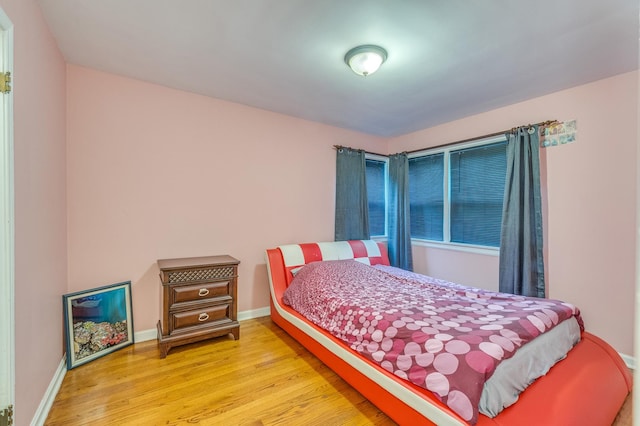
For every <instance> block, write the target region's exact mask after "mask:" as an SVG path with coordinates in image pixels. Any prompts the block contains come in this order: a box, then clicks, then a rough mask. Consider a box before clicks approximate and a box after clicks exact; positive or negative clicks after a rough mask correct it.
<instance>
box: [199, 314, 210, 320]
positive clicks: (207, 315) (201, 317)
mask: <svg viewBox="0 0 640 426" xmlns="http://www.w3.org/2000/svg"><path fill="white" fill-rule="evenodd" d="M208 319H209V314H208V313H206V312H203V313H201V314H200V315H199V316H198V321H206V320H208Z"/></svg>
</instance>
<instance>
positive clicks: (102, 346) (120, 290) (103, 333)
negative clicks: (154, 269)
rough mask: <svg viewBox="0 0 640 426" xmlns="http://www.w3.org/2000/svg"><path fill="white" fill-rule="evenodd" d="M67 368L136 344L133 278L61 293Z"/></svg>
mask: <svg viewBox="0 0 640 426" xmlns="http://www.w3.org/2000/svg"><path fill="white" fill-rule="evenodd" d="M62 304H63V308H64V323H65V338H66V342H67V370H70V369H72V368H74V367H77V366H79V365H82V364H85V363H87V362H89V361H93V360H94V359H96V358H99V357H101V356H104V355H106V354H108V353H111V352H114V351H117V350H118V349H121V348H124V347H125V346H129V345H131V344H133V315H132V312H133V310H132V306H133V305H132V302H131V281H125V282H121V283H117V284H111V285H106V286H103V287H98V288H94V289H90V290H83V291H77V292H75V293H69V294H65V295H63V296H62Z"/></svg>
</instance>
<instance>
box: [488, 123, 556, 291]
mask: <svg viewBox="0 0 640 426" xmlns="http://www.w3.org/2000/svg"><path fill="white" fill-rule="evenodd" d="M506 137H507V140H508V145H507V175H506V180H505V188H504V203H503V209H502V227H501V235H500V267H499V269H500V275H499V289H500V291H501V292H503V293H512V294H518V295H523V296H534V297H545V283H544V260H543V254H542V244H543V241H542V196H541V191H540V150H539V146H540V143H539V137H538V126H530V127H520V128H517V129H514V131H513V132H511V133H510V134H507V135H506Z"/></svg>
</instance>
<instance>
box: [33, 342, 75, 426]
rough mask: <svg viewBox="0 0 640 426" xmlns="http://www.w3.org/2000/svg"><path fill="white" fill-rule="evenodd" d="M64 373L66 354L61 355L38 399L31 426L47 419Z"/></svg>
mask: <svg viewBox="0 0 640 426" xmlns="http://www.w3.org/2000/svg"><path fill="white" fill-rule="evenodd" d="M65 374H67V357H66V354H65V355H64V356H63V357H62V361H60V365H58V369H57V370H56V372H55V374H54V375H53V379H51V382H50V383H49V387H47V391H46V392H45V393H44V397H43V398H42V401H40V405H39V406H38V409H37V410H36V413H35V415H34V416H33V419H32V420H31V426H42V425H44V422H45V421H46V420H47V416H48V415H49V410H51V406H52V405H53V401H54V400H55V399H56V395H57V394H58V391H59V390H60V386H61V385H62V380H63V379H64V376H65Z"/></svg>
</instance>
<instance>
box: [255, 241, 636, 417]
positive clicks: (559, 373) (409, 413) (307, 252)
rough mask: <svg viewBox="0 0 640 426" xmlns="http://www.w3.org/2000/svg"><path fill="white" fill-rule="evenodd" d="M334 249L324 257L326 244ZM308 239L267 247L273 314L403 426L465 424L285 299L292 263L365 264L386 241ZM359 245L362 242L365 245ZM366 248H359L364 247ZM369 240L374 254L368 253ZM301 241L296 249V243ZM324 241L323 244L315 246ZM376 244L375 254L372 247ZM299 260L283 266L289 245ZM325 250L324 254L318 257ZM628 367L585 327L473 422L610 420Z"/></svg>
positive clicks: (623, 392)
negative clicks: (510, 399)
mask: <svg viewBox="0 0 640 426" xmlns="http://www.w3.org/2000/svg"><path fill="white" fill-rule="evenodd" d="M333 244H339V246H336V247H338V248H339V250H337V251H336V253H337V254H336V253H334V254H332V255H330V256H329V257H328V256H327V255H326V250H327V248H329V249H333V247H334V246H333ZM344 244H345V242H340V243H306V244H300V245H288V246H280V247H278V248H275V249H269V250H267V251H266V260H267V269H268V273H269V283H270V290H271V318H272V319H273V321H274V322H275V323H276V324H277V325H278V326H280V327H281V328H282V329H284V330H285V331H286V332H287V333H289V334H290V335H291V336H292V337H293V338H295V339H296V340H297V341H299V342H300V343H301V344H302V345H303V346H305V347H306V348H307V349H308V350H309V351H310V352H312V353H313V354H314V355H315V356H317V357H318V358H319V359H320V360H322V361H323V362H324V363H325V364H326V365H327V366H329V367H330V368H331V369H332V370H333V371H335V372H336V373H337V374H338V375H340V376H341V377H342V378H343V379H344V380H345V381H347V382H348V383H349V384H350V385H351V386H353V387H354V388H355V389H357V390H358V391H359V392H360V393H361V394H362V395H364V396H365V397H366V398H367V399H368V400H369V401H371V402H372V403H373V404H374V405H376V406H377V407H378V408H379V409H380V410H382V411H383V412H384V413H386V414H387V415H388V416H389V417H391V418H392V419H393V420H394V421H396V422H397V423H399V424H401V425H466V424H467V423H466V422H465V421H464V420H462V419H461V418H460V417H458V416H457V415H456V414H455V413H454V412H452V411H451V410H450V409H449V408H448V407H446V406H445V405H444V404H442V403H441V402H440V401H438V400H437V399H436V397H435V396H434V395H433V394H432V393H431V392H429V391H427V390H425V389H423V388H420V387H418V386H415V385H413V384H412V383H410V382H407V381H404V380H402V379H400V378H398V377H396V376H394V375H393V374H391V373H389V372H388V371H386V370H384V369H382V368H380V367H379V366H377V365H376V364H374V363H372V362H370V361H369V360H367V359H365V358H363V357H361V356H359V355H358V354H357V353H356V352H354V351H352V350H351V349H349V348H348V347H347V346H346V345H345V344H344V343H343V342H341V341H340V340H338V339H336V338H335V337H333V336H332V335H330V334H328V333H327V332H325V331H324V330H322V329H320V328H319V327H317V326H315V325H314V324H312V323H311V322H309V321H308V320H306V319H305V318H304V317H302V316H301V315H300V314H298V313H297V312H296V311H294V310H293V309H291V308H290V307H288V306H286V305H284V304H283V303H282V293H283V292H284V290H285V289H286V288H287V286H288V284H289V283H290V282H291V279H292V274H291V269H292V268H293V267H295V266H300V265H303V264H306V263H309V262H311V261H314V260H323V259H324V260H335V259H349V258H356V259H357V260H360V261H364V262H365V263H371V264H375V263H382V264H386V265H388V264H389V259H388V256H387V254H386V247H385V246H384V245H383V244H381V243H374V242H372V241H350V242H349V244H350V246H351V247H352V248H353V250H352V251H349V250H347V252H346V253H345V250H344ZM363 244H364V245H363ZM365 245H366V247H369V249H368V252H367V251H366V249H365V252H364V253H362V247H364V246H365ZM372 245H374V246H373V248H374V250H373V251H376V253H371V250H370V248H371V247H372ZM296 246H299V247H296ZM319 246H322V249H320V248H319ZM375 247H378V248H379V253H378V252H377V250H375ZM292 248H293V249H294V250H296V249H299V251H300V253H304V255H303V257H304V258H303V259H302V258H301V260H300V261H299V262H294V263H297V265H295V264H294V265H292V264H291V261H290V259H289V262H288V264H285V255H284V254H283V252H285V253H290V252H291V249H292ZM323 251H324V252H325V255H324V257H323V254H322V253H323ZM631 387H632V381H631V373H630V371H629V369H628V368H627V367H626V365H625V363H624V361H623V360H622V358H620V356H619V355H618V353H617V352H616V351H615V350H614V349H613V348H612V347H611V346H609V345H608V344H607V343H606V342H604V341H603V340H602V339H600V338H598V337H596V336H594V335H592V334H590V333H588V332H584V333H583V334H582V340H581V341H580V342H579V343H578V344H577V345H576V346H575V347H574V348H573V349H572V350H571V351H570V352H569V354H568V355H567V357H566V358H565V359H564V360H562V361H560V362H558V363H557V364H556V365H555V366H554V367H553V368H552V369H551V370H550V371H549V372H548V373H547V374H546V375H545V376H543V377H541V378H539V379H538V380H536V381H535V382H534V383H533V384H531V385H530V386H529V387H528V388H527V389H526V390H525V391H524V392H523V393H522V394H521V395H520V397H519V399H518V402H516V403H515V404H513V405H512V406H510V407H508V408H506V409H504V410H503V411H502V412H501V413H500V414H499V415H498V416H496V417H494V418H489V417H487V416H484V415H482V414H480V416H479V419H478V423H477V424H478V425H479V426H484V425H494V426H495V425H502V426H507V425H508V426H514V425H527V426H528V425H532V424H536V425H545V426H555V425H557V426H568V425H576V426H577V425H580V426H582V425H610V424H611V423H612V422H613V420H614V419H615V417H616V415H617V413H618V411H619V410H620V407H621V406H622V404H623V403H624V400H625V398H626V397H627V395H628V394H629V392H630V391H631Z"/></svg>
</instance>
